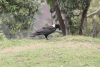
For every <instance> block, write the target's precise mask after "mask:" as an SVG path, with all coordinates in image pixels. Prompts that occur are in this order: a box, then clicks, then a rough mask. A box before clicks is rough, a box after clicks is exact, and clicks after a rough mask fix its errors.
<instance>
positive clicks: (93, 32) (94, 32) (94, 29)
mask: <svg viewBox="0 0 100 67" xmlns="http://www.w3.org/2000/svg"><path fill="white" fill-rule="evenodd" d="M96 24H97V21H96V20H95V19H94V18H93V31H92V37H96Z"/></svg>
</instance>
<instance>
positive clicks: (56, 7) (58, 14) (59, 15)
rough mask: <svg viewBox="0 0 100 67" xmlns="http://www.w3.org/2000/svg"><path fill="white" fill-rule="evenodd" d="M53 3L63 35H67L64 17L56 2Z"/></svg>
mask: <svg viewBox="0 0 100 67" xmlns="http://www.w3.org/2000/svg"><path fill="white" fill-rule="evenodd" d="M51 2H52V4H53V6H54V9H55V11H56V14H57V17H58V20H59V23H60V26H61V29H62V33H63V35H66V30H65V25H64V21H63V19H62V16H61V12H60V9H59V6H58V5H57V4H56V0H51Z"/></svg>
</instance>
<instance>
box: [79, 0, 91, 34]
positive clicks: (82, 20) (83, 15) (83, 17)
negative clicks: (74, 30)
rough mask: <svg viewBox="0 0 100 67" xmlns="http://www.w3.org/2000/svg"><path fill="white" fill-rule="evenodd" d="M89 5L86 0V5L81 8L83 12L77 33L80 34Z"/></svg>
mask: <svg viewBox="0 0 100 67" xmlns="http://www.w3.org/2000/svg"><path fill="white" fill-rule="evenodd" d="M89 6H90V2H88V1H86V6H85V9H84V10H83V13H82V18H81V24H80V29H79V35H82V28H83V23H84V19H85V18H86V15H87V11H88V8H89Z"/></svg>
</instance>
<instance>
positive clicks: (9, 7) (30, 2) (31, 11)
mask: <svg viewBox="0 0 100 67" xmlns="http://www.w3.org/2000/svg"><path fill="white" fill-rule="evenodd" d="M39 4H40V3H39V2H38V1H35V0H0V8H1V10H0V16H1V18H2V21H3V23H5V24H6V25H7V26H8V28H9V29H10V30H11V31H12V33H15V32H18V31H21V30H27V29H28V28H30V27H31V25H32V24H33V22H32V21H33V20H34V15H35V13H36V12H37V11H38V7H39Z"/></svg>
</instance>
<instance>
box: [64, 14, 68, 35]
mask: <svg viewBox="0 0 100 67" xmlns="http://www.w3.org/2000/svg"><path fill="white" fill-rule="evenodd" d="M64 18H65V28H66V35H68V29H67V25H68V21H67V18H66V16H65V15H64Z"/></svg>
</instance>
